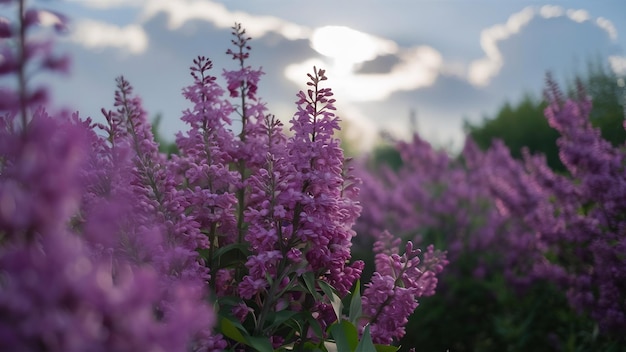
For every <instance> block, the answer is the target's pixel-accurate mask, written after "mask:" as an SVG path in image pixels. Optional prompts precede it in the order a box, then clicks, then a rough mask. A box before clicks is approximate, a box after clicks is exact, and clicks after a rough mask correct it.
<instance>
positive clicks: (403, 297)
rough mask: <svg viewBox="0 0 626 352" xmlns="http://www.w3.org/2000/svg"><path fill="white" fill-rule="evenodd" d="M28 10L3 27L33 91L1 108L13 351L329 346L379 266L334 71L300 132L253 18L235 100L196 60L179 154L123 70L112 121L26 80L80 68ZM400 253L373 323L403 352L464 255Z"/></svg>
mask: <svg viewBox="0 0 626 352" xmlns="http://www.w3.org/2000/svg"><path fill="white" fill-rule="evenodd" d="M15 5H17V6H16V7H17V8H18V15H19V16H18V20H17V21H16V23H15V24H14V25H9V24H8V23H9V22H8V20H6V21H5V20H4V19H0V36H1V37H2V40H3V41H2V43H0V50H1V51H0V52H1V55H2V56H3V58H6V60H3V61H2V63H0V65H2V66H1V68H2V69H1V70H0V73H1V74H3V75H14V76H16V77H17V81H18V88H17V89H14V90H12V89H11V88H3V92H5V91H6V93H7V94H2V97H1V98H0V113H1V115H0V349H1V350H50V351H109V350H120V351H125V350H142V351H143V350H146V351H156V350H163V351H185V350H193V351H220V350H224V349H231V350H249V349H250V348H256V349H267V348H284V347H286V346H291V347H294V346H296V347H298V346H300V347H302V346H305V345H306V346H309V347H310V345H311V344H313V345H315V344H317V345H319V346H323V344H324V340H326V339H327V338H329V336H328V335H327V328H328V327H330V326H331V325H333V324H336V323H340V322H341V321H342V320H345V316H344V315H343V313H342V312H341V311H336V310H335V309H336V304H337V302H339V301H340V300H341V299H343V298H345V297H346V296H348V295H349V294H350V293H351V292H350V291H351V290H352V289H353V287H354V285H355V284H356V283H358V279H359V278H360V277H361V273H362V270H363V267H364V263H363V262H361V261H355V262H351V250H350V248H351V244H352V239H353V237H354V236H355V231H354V230H353V229H352V227H353V225H354V224H355V222H356V220H357V218H358V217H359V214H360V212H361V206H360V205H359V202H358V200H357V197H358V191H359V189H358V185H359V180H358V179H357V178H355V176H354V175H352V171H351V168H350V167H348V166H347V163H346V160H345V159H344V155H343V151H342V149H341V147H340V141H339V140H338V139H337V138H335V137H334V133H335V132H336V131H337V130H339V119H338V117H337V116H336V115H335V113H334V111H335V107H334V103H335V100H334V99H333V93H332V91H331V89H330V88H326V87H323V82H324V81H326V80H327V77H326V76H325V72H324V70H321V69H317V68H313V73H312V74H309V82H307V85H308V89H307V90H306V91H301V92H299V93H298V94H297V101H296V105H297V111H296V113H295V114H294V116H293V118H292V119H291V121H290V123H291V127H290V130H289V131H287V130H285V127H284V126H283V124H282V123H281V122H280V120H278V119H277V118H276V117H275V116H273V115H271V114H268V113H267V112H266V108H265V104H264V103H263V102H262V101H261V100H260V99H259V98H258V97H257V91H258V85H259V81H260V77H261V75H262V71H261V70H260V69H254V68H252V67H250V66H248V65H247V60H248V59H249V53H250V50H251V48H250V46H249V44H248V43H249V40H250V38H248V37H247V36H246V34H245V30H243V29H242V27H241V26H240V25H235V26H234V27H233V36H234V39H233V40H232V43H233V45H234V49H229V50H228V51H227V54H228V55H231V56H232V58H233V60H234V61H236V62H237V63H238V68H237V69H235V70H224V72H223V74H222V75H223V77H224V78H225V79H226V89H223V88H222V87H220V86H219V85H218V84H217V79H216V77H215V76H213V75H212V74H211V69H212V63H211V61H210V60H209V59H207V58H206V57H202V56H200V57H198V58H196V59H195V60H194V61H193V65H192V66H191V68H190V71H191V76H192V78H193V83H192V84H191V85H190V86H188V87H186V88H184V89H183V96H184V97H185V98H186V99H187V100H188V101H189V102H190V103H191V107H190V108H189V109H187V110H185V111H184V112H183V113H182V117H181V119H182V121H184V122H185V123H186V124H187V125H188V130H187V131H185V132H184V133H182V132H181V133H179V134H178V135H177V137H176V146H177V148H178V152H177V153H175V154H173V155H171V156H166V155H164V154H162V153H160V152H159V149H158V147H159V146H158V144H157V143H156V142H155V138H154V136H153V134H152V130H151V125H150V123H149V122H148V120H147V117H146V116H147V113H146V112H145V111H144V110H143V108H142V104H141V100H140V98H139V97H138V96H136V95H135V94H134V92H133V89H132V86H131V84H130V83H129V82H128V81H127V80H126V79H125V78H123V77H119V78H118V79H117V80H116V84H117V87H116V92H115V96H114V103H113V110H106V109H103V110H102V113H103V116H104V121H103V122H101V123H100V122H98V123H96V122H94V121H93V120H92V119H91V118H87V119H83V118H81V117H80V116H79V114H78V113H75V114H68V113H65V112H59V113H53V114H51V113H48V112H47V111H48V110H47V109H51V107H50V105H49V104H47V103H46V102H45V100H44V99H43V97H45V90H43V89H40V90H35V91H34V92H31V91H29V89H30V85H29V84H27V83H28V82H26V80H25V72H26V70H27V69H29V68H30V66H32V65H39V66H41V67H42V68H44V69H46V70H60V69H65V68H66V61H64V59H56V58H55V57H54V56H53V55H52V53H51V51H50V50H51V49H52V45H51V44H50V43H48V42H46V43H37V42H35V41H34V40H32V39H30V38H29V37H27V36H26V33H27V30H28V29H29V28H31V27H32V26H33V25H35V24H37V23H38V20H37V18H38V17H37V13H38V12H36V10H27V9H26V8H25V2H24V1H15ZM33 11H34V12H33ZM56 18H58V19H59V23H58V25H57V27H58V28H62V27H63V20H64V18H63V17H62V16H61V15H58V16H57V17H56ZM49 49H50V50H49ZM29 50H32V53H31V52H29ZM35 59H38V61H37V60H35ZM237 125H240V126H241V127H240V130H239V131H237V132H234V131H233V130H234V129H235V127H234V126H237ZM385 236H386V237H385V238H389V239H391V235H389V234H388V233H387V234H386V235H385ZM383 242H384V241H383V240H382V239H381V242H380V243H378V244H377V246H378V247H377V253H378V257H377V274H376V276H375V278H374V279H373V281H372V282H371V283H370V284H368V285H367V289H366V291H365V293H364V297H363V306H364V307H365V310H364V312H367V313H366V314H364V316H363V317H359V321H360V322H362V323H363V324H362V326H360V328H361V333H363V327H364V326H363V325H365V324H370V326H371V337H370V336H365V338H372V339H373V340H374V341H376V342H380V343H391V342H392V341H393V340H394V339H398V338H400V337H401V336H402V335H403V334H404V330H403V326H404V325H405V324H406V317H407V316H408V315H409V314H411V313H412V312H413V310H414V309H415V308H416V307H417V305H418V303H417V299H418V298H419V297H421V296H427V295H432V294H433V293H434V290H435V287H436V284H437V278H436V276H437V274H439V273H440V272H441V270H442V269H443V266H445V264H446V260H445V257H443V256H442V255H441V254H440V253H438V252H436V251H434V249H433V248H432V247H429V248H428V251H427V252H426V253H425V254H424V255H423V256H422V257H421V261H420V259H419V258H418V254H419V253H420V251H419V250H418V249H413V245H412V244H411V243H410V242H409V244H407V245H406V250H405V254H403V255H399V249H398V248H399V246H400V241H395V240H393V241H392V242H389V243H387V242H384V243H383ZM385 285H387V286H385ZM385 287H387V289H385ZM210 302H211V303H213V306H214V308H215V309H211V307H210ZM398 312H400V313H401V314H402V317H404V318H402V319H399V320H398V319H396V318H395V315H397V314H398ZM307 344H308V345H307Z"/></svg>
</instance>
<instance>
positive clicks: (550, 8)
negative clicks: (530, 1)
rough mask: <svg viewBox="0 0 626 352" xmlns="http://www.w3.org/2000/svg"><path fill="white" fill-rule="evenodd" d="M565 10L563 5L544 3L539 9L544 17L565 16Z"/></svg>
mask: <svg viewBox="0 0 626 352" xmlns="http://www.w3.org/2000/svg"><path fill="white" fill-rule="evenodd" d="M564 12H565V10H563V8H562V7H561V6H556V5H544V6H541V8H540V9H539V14H540V15H541V17H543V18H552V17H560V16H563V13H564Z"/></svg>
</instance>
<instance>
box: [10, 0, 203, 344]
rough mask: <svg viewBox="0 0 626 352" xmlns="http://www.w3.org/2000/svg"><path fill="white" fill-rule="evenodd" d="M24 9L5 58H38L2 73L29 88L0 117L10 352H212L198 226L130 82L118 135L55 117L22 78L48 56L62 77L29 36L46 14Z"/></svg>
mask: <svg viewBox="0 0 626 352" xmlns="http://www.w3.org/2000/svg"><path fill="white" fill-rule="evenodd" d="M18 8H19V11H20V12H19V16H18V20H17V21H16V23H15V24H14V25H12V26H10V27H7V28H9V30H4V32H3V33H4V34H8V35H6V37H7V38H5V39H4V41H3V43H2V48H3V52H6V53H8V52H9V51H10V50H12V49H13V48H16V47H17V48H22V50H23V49H24V48H28V50H34V51H33V53H31V54H29V53H27V52H25V51H20V50H19V49H18V54H17V58H16V59H15V65H11V67H5V70H3V73H4V74H7V75H14V76H17V77H18V82H19V87H18V89H17V93H16V94H14V95H13V97H14V99H13V98H12V99H10V100H7V104H4V105H3V107H2V111H1V114H2V115H1V117H0V135H1V136H0V141H1V142H0V161H1V162H0V199H1V201H0V203H1V204H2V205H1V206H0V268H1V269H0V277H1V279H0V312H1V314H0V317H1V318H0V349H2V350H11V351H18V350H19V351H23V350H50V351H109V350H168V351H183V350H188V349H194V350H195V349H206V348H207V347H209V344H210V341H208V340H210V337H209V335H210V329H211V326H212V320H213V315H212V312H211V310H210V309H209V307H208V305H206V303H205V302H204V299H205V286H204V281H205V279H204V277H206V268H205V267H204V266H202V265H199V264H200V262H199V261H198V256H197V253H196V252H195V248H196V247H197V246H198V245H199V244H198V243H196V242H195V241H196V239H195V238H190V236H191V235H193V234H194V231H193V229H194V228H195V229H196V232H195V233H198V232H197V226H194V224H193V222H192V221H189V220H188V219H186V218H185V216H184V214H183V212H182V211H180V209H182V208H180V206H179V205H178V202H179V197H178V195H177V194H176V191H175V190H174V189H173V188H172V187H171V182H170V181H169V180H168V178H167V176H166V174H164V173H163V169H162V168H161V166H160V165H158V164H155V161H156V160H158V159H157V158H156V156H157V155H156V149H155V148H156V145H155V144H154V142H151V140H152V138H151V135H150V134H149V126H148V125H146V124H145V116H144V114H143V112H142V110H141V107H140V104H139V101H138V100H136V99H135V98H132V97H131V90H130V86H129V85H128V84H127V82H125V81H124V80H123V79H120V80H119V82H118V83H119V91H118V93H117V94H116V106H118V110H117V112H115V113H106V114H105V116H106V118H107V122H108V125H107V126H104V125H98V126H96V125H94V124H93V123H92V122H91V120H89V119H87V120H81V119H80V118H79V117H78V114H72V115H69V114H67V113H63V112H60V113H55V114H49V113H48V112H46V110H45V108H43V107H42V105H41V104H42V103H43V102H44V101H43V100H41V99H35V98H34V97H37V96H45V94H44V93H43V92H45V91H44V90H43V89H38V90H36V91H35V93H31V92H30V91H29V90H28V86H27V85H26V81H25V80H23V79H22V78H23V77H24V74H25V72H26V70H28V69H30V68H31V66H32V65H31V64H34V65H39V64H37V63H36V62H35V63H33V62H32V60H34V59H36V58H38V56H37V55H41V60H40V61H41V62H43V63H44V65H43V66H41V67H43V68H47V69H56V68H58V67H57V66H56V65H51V64H50V62H52V61H54V60H55V59H54V58H53V57H52V56H49V55H50V53H49V51H48V50H47V49H46V50H40V49H41V48H39V49H36V48H34V47H33V46H39V45H43V48H48V46H47V45H44V44H41V43H36V42H33V41H32V40H30V39H28V38H27V37H26V36H25V32H26V30H28V29H29V28H31V26H32V25H33V24H35V23H36V22H37V21H36V18H37V13H40V12H37V11H39V10H26V9H25V8H24V3H23V2H19V4H18ZM57 18H59V19H61V18H62V17H61V16H58V17H57ZM2 22H3V23H5V22H4V21H2ZM9 41H12V43H11V42H9ZM48 45H49V44H48ZM51 60H52V61H51ZM7 62H8V61H3V64H5V63H7ZM45 63H48V64H45ZM8 89H9V88H7V89H6V90H8ZM38 92H42V93H38ZM4 97H6V96H4V95H3V98H4ZM97 127H102V128H103V129H104V130H105V132H106V134H107V135H106V136H99V135H98V134H96V133H95V130H94V129H95V128H97Z"/></svg>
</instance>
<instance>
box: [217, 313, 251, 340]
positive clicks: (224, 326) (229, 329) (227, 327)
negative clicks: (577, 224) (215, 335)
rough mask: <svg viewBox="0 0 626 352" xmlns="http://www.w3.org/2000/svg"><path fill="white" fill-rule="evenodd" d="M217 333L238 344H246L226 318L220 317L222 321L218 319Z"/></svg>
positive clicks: (240, 334) (241, 335)
mask: <svg viewBox="0 0 626 352" xmlns="http://www.w3.org/2000/svg"><path fill="white" fill-rule="evenodd" d="M219 332H221V333H222V334H224V336H226V337H228V338H230V339H233V340H235V341H237V342H239V343H243V344H246V345H247V344H248V342H247V341H246V338H245V337H244V336H243V334H242V333H241V331H239V329H237V327H236V326H235V324H233V322H232V321H230V319H228V318H225V317H222V319H220V324H219Z"/></svg>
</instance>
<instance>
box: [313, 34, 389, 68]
mask: <svg viewBox="0 0 626 352" xmlns="http://www.w3.org/2000/svg"><path fill="white" fill-rule="evenodd" d="M311 47H312V48H313V49H315V51H317V52H318V53H320V54H322V55H325V56H328V57H332V58H335V59H343V60H348V61H352V62H354V63H360V62H365V61H369V60H373V59H375V58H376V57H378V56H381V55H387V54H393V53H396V52H397V51H398V45H397V44H396V43H395V42H394V41H392V40H389V39H384V38H380V37H376V36H373V35H370V34H367V33H364V32H361V31H357V30H354V29H352V28H349V27H345V26H324V27H320V28H316V29H315V30H314V31H313V34H312V35H311Z"/></svg>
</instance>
